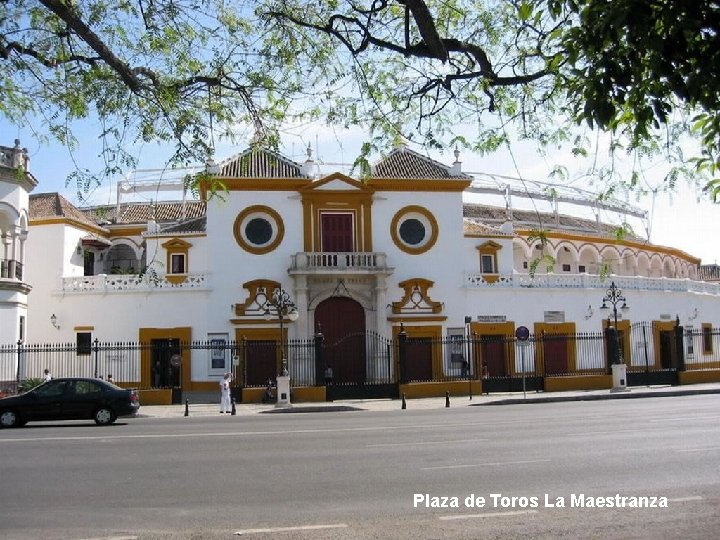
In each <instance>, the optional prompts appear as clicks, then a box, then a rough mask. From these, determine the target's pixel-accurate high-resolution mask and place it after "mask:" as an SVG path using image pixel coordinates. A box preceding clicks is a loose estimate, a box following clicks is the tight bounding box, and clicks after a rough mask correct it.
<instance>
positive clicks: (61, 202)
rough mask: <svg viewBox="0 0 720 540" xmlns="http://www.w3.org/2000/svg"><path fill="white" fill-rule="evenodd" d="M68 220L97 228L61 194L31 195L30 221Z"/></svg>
mask: <svg viewBox="0 0 720 540" xmlns="http://www.w3.org/2000/svg"><path fill="white" fill-rule="evenodd" d="M59 217H62V218H67V219H72V220H74V221H77V222H79V223H84V224H85V225H90V226H93V227H96V226H97V224H96V223H95V222H94V221H92V220H91V219H89V218H88V217H87V216H86V215H85V214H84V213H83V212H81V211H80V210H78V209H77V208H76V207H75V206H73V204H72V203H70V201H68V200H67V199H66V198H65V197H63V196H62V195H60V194H59V193H38V194H36V195H30V219H31V220H40V219H48V218H59Z"/></svg>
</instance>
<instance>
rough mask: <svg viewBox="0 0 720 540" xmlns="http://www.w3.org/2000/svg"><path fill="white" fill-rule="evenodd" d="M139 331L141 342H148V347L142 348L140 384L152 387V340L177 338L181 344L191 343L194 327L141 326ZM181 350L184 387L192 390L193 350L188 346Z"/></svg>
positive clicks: (181, 372)
mask: <svg viewBox="0 0 720 540" xmlns="http://www.w3.org/2000/svg"><path fill="white" fill-rule="evenodd" d="M138 332H139V341H140V343H143V344H147V347H142V348H141V350H140V386H141V387H144V388H150V387H151V386H152V384H151V381H152V366H151V363H152V357H151V353H152V350H151V348H150V343H151V342H152V340H153V339H177V340H179V341H180V343H181V344H183V343H190V341H191V340H192V328H190V327H189V326H184V327H177V328H140V329H139V331H138ZM180 352H181V355H182V368H181V369H180V374H181V375H180V376H181V379H182V380H181V382H182V388H183V390H185V391H192V390H193V386H192V377H191V374H192V351H191V350H190V349H188V348H187V347H181V348H180Z"/></svg>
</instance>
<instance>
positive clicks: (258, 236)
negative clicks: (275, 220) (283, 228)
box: [245, 217, 273, 246]
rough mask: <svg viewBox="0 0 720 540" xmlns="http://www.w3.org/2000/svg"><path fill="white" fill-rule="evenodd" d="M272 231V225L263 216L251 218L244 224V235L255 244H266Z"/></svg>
mask: <svg viewBox="0 0 720 540" xmlns="http://www.w3.org/2000/svg"><path fill="white" fill-rule="evenodd" d="M272 233H273V230H272V225H271V224H270V222H269V221H268V220H267V219H265V218H261V217H256V218H252V219H251V220H250V221H248V222H247V225H245V237H246V238H247V239H248V240H249V241H250V243H252V244H254V245H256V246H262V245H264V244H267V243H268V242H269V241H270V239H271V238H272Z"/></svg>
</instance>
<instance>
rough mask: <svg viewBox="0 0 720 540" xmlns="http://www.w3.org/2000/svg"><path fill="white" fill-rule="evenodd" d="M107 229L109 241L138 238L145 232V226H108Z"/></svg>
mask: <svg viewBox="0 0 720 540" xmlns="http://www.w3.org/2000/svg"><path fill="white" fill-rule="evenodd" d="M108 229H109V230H110V239H111V240H115V239H116V238H118V237H123V236H140V235H141V234H142V233H144V232H146V231H147V225H143V226H134V227H127V226H123V227H113V226H112V225H110V226H108Z"/></svg>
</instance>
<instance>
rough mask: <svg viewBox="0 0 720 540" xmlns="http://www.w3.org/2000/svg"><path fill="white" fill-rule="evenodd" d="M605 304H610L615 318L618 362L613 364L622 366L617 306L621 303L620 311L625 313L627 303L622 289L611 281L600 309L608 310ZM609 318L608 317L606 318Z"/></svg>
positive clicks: (608, 307)
mask: <svg viewBox="0 0 720 540" xmlns="http://www.w3.org/2000/svg"><path fill="white" fill-rule="evenodd" d="M607 302H610V304H612V311H613V316H614V317H615V338H616V342H617V347H618V358H617V360H618V362H613V363H620V364H623V363H624V361H623V354H622V347H621V346H620V332H619V330H618V304H619V303H620V302H622V306H620V310H622V311H627V310H628V309H630V308H629V307H628V305H627V301H626V299H625V297H624V296H623V293H622V289H620V288H619V287H616V286H615V282H614V281H613V282H612V283H610V287H609V288H608V290H607V291H605V297H604V298H603V303H602V306H600V309H603V310H608V309H610V306H608V305H607ZM608 318H609V317H608Z"/></svg>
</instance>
